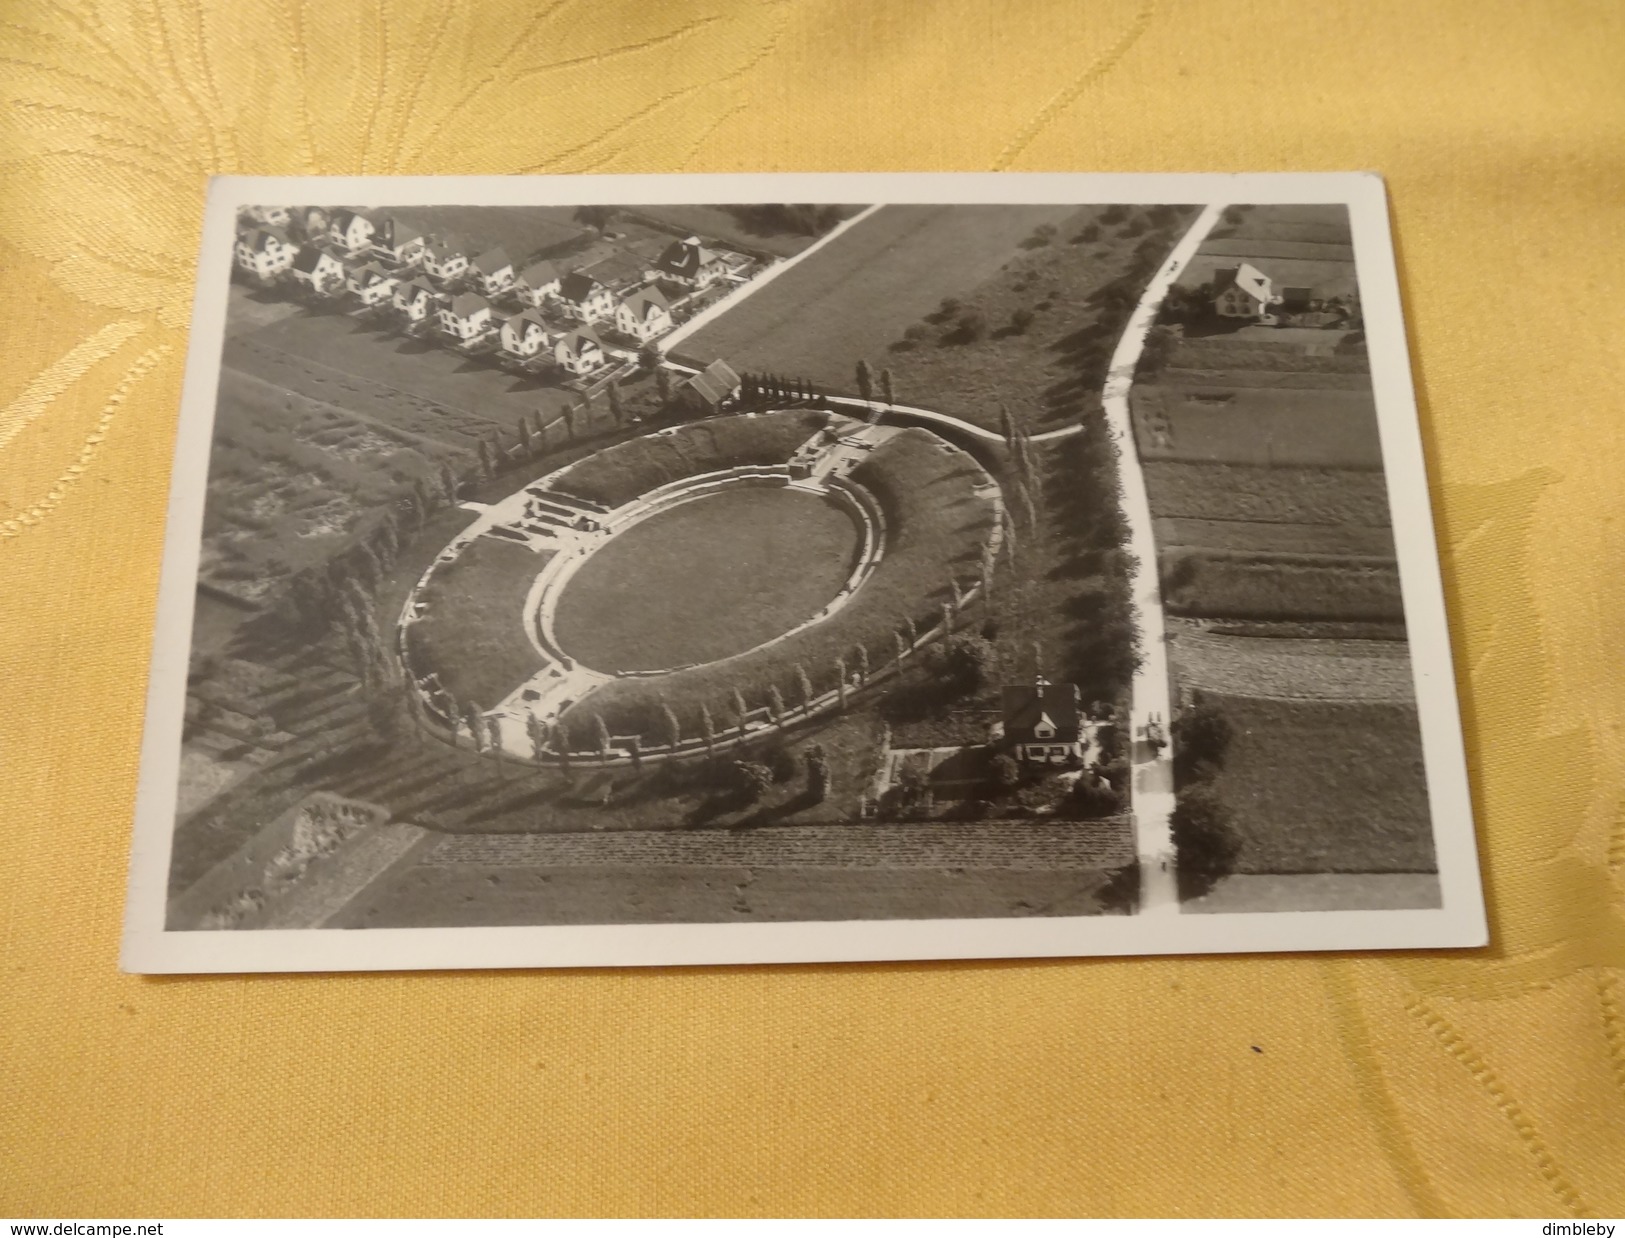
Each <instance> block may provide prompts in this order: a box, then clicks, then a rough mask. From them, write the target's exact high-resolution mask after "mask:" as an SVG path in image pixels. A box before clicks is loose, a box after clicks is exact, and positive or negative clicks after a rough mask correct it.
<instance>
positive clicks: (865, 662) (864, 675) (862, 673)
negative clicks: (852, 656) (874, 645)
mask: <svg viewBox="0 0 1625 1238" xmlns="http://www.w3.org/2000/svg"><path fill="white" fill-rule="evenodd" d="M857 653H858V682H859V683H867V682H868V680H869V647H868V646H867V645H863V644H860V645H859V646H858V649H857Z"/></svg>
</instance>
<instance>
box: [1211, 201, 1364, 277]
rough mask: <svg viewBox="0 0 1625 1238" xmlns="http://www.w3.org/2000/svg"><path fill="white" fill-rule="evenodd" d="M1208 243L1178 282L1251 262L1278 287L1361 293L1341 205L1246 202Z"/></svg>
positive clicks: (1343, 210) (1214, 233) (1347, 225)
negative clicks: (1356, 285) (1256, 203)
mask: <svg viewBox="0 0 1625 1238" xmlns="http://www.w3.org/2000/svg"><path fill="white" fill-rule="evenodd" d="M1232 210H1233V211H1234V215H1232V214H1229V213H1227V215H1226V217H1225V219H1224V220H1223V221H1222V223H1221V224H1220V226H1219V227H1218V228H1216V229H1214V231H1213V233H1212V235H1210V236H1209V237H1208V239H1207V240H1206V241H1204V242H1203V244H1202V247H1201V249H1199V250H1198V251H1197V253H1196V256H1195V257H1194V258H1192V259H1191V262H1190V265H1189V266H1188V267H1186V269H1185V271H1184V272H1183V273H1182V274H1181V276H1180V279H1179V282H1180V284H1182V285H1184V286H1187V287H1195V286H1197V285H1199V284H1203V283H1206V282H1207V281H1208V280H1210V279H1212V278H1213V272H1214V271H1215V269H1217V268H1219V267H1226V266H1235V265H1236V264H1237V263H1238V262H1251V263H1253V264H1254V265H1255V266H1257V267H1259V269H1260V270H1263V271H1264V272H1265V273H1266V274H1268V275H1269V276H1270V277H1271V278H1272V279H1273V280H1274V281H1275V286H1276V287H1277V288H1282V287H1293V286H1298V287H1309V288H1313V289H1314V290H1315V294H1316V295H1317V296H1319V297H1332V296H1341V297H1347V296H1348V295H1349V294H1350V293H1353V292H1354V291H1356V289H1355V281H1354V249H1353V239H1352V236H1351V233H1350V227H1349V219H1348V211H1347V208H1345V207H1342V206H1277V205H1269V206H1243V207H1240V208H1232Z"/></svg>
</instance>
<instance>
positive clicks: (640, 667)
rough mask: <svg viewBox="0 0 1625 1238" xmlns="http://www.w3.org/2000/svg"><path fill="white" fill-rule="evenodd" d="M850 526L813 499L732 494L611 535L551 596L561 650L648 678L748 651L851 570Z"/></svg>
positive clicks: (832, 591)
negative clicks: (646, 673) (556, 596)
mask: <svg viewBox="0 0 1625 1238" xmlns="http://www.w3.org/2000/svg"><path fill="white" fill-rule="evenodd" d="M857 547H858V529H857V527H856V526H855V525H854V523H853V521H852V518H851V516H850V515H848V514H847V513H846V512H845V511H843V510H842V509H841V508H839V507H837V506H836V505H835V504H834V503H832V502H830V501H828V500H826V499H824V498H822V497H821V496H819V495H814V494H808V493H806V492H805V491H801V490H792V489H789V488H787V487H784V486H773V487H771V488H768V487H736V488H733V489H728V490H723V491H721V492H719V493H716V494H711V495H707V496H705V497H704V498H700V499H695V500H692V501H690V502H687V503H684V504H682V505H681V506H678V507H675V508H673V509H671V510H669V511H665V512H661V513H659V514H658V515H655V516H652V517H650V518H649V519H647V520H643V521H641V522H639V523H638V524H636V525H633V526H632V527H631V528H629V529H627V530H626V531H624V532H622V533H618V534H616V535H615V536H614V537H613V538H611V539H610V540H609V541H608V542H607V543H606V544H605V545H604V546H602V547H601V548H600V549H598V550H596V551H594V552H593V554H592V555H591V556H590V557H589V558H588V559H587V561H586V562H585V563H583V564H582V566H581V567H580V568H579V569H578V570H577V572H576V574H575V575H574V576H573V577H571V578H570V581H569V583H568V584H567V585H566V586H565V588H564V592H563V593H562V595H561V596H560V598H559V603H558V610H557V613H556V615H555V618H554V632H555V634H556V636H557V638H558V642H559V646H560V647H561V648H562V649H563V650H564V651H565V652H566V653H567V654H569V655H570V656H571V657H572V658H575V659H576V660H577V661H578V662H580V663H581V665H583V666H587V667H591V668H593V669H594V670H600V671H652V670H661V669H665V668H669V667H674V666H686V665H690V664H694V663H701V662H711V661H715V660H716V659H719V658H726V657H730V656H732V655H734V654H738V653H743V652H744V651H745V650H747V649H752V648H754V647H756V646H757V645H760V644H761V643H762V642H764V641H767V640H771V639H772V638H773V637H775V636H778V635H779V634H781V633H783V632H786V631H789V630H790V629H791V628H793V627H794V626H795V625H796V624H798V623H800V622H802V621H803V620H805V619H807V618H809V617H811V616H812V615H813V614H815V613H817V611H818V610H819V609H820V608H821V607H822V606H824V605H825V604H826V603H827V602H829V601H830V599H831V598H833V597H834V596H835V595H836V593H837V592H839V590H840V588H841V586H842V584H844V583H845V581H846V577H847V574H848V573H849V572H850V571H851V569H852V563H853V557H854V555H855V553H856V551H857Z"/></svg>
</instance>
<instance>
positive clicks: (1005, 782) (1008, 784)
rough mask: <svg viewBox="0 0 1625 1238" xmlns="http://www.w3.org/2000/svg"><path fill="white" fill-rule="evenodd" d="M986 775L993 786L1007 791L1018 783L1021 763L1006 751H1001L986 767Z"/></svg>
mask: <svg viewBox="0 0 1625 1238" xmlns="http://www.w3.org/2000/svg"><path fill="white" fill-rule="evenodd" d="M988 776H989V778H990V779H991V780H992V782H993V785H994V786H995V787H998V788H999V789H1000V790H1004V791H1008V790H1010V789H1011V788H1012V787H1014V786H1017V785H1019V784H1020V782H1021V765H1020V763H1019V762H1017V760H1016V759H1015V757H1013V756H1011V755H1010V754H1009V753H1008V752H1001V753H999V755H998V756H996V757H994V758H993V761H992V764H991V765H990V766H989V768H988Z"/></svg>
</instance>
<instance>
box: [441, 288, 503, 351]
mask: <svg viewBox="0 0 1625 1238" xmlns="http://www.w3.org/2000/svg"><path fill="white" fill-rule="evenodd" d="M440 327H441V330H443V331H445V332H446V334H448V335H455V336H456V337H457V338H458V339H460V340H465V341H466V340H472V339H478V338H479V337H480V336H481V335H483V334H485V332H487V331H489V330H490V329H491V303H490V302H489V301H487V300H486V299H485V298H484V297H482V296H480V295H479V294H478V293H476V292H465V293H463V294H462V295H461V296H459V297H456V298H454V299H453V300H452V303H451V304H450V305H447V306H445V307H443V308H442V309H441V310H440Z"/></svg>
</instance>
